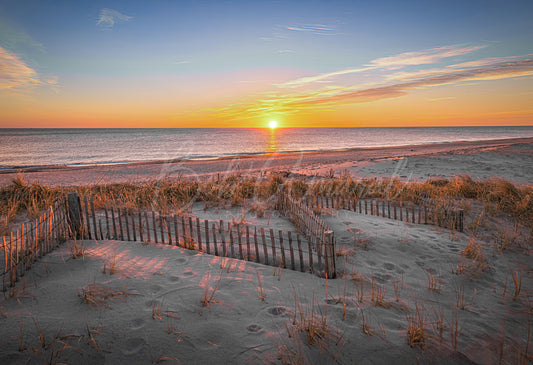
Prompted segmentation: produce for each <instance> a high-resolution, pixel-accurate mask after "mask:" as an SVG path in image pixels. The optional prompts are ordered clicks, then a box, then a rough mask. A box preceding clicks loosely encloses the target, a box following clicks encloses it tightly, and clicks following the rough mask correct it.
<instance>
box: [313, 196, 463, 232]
mask: <svg viewBox="0 0 533 365" xmlns="http://www.w3.org/2000/svg"><path fill="white" fill-rule="evenodd" d="M303 205H305V206H306V207H307V208H309V209H311V210H314V211H317V212H320V211H321V210H322V209H324V208H326V209H327V208H331V209H345V210H350V211H353V212H356V213H360V214H367V215H374V216H380V217H384V218H388V219H395V220H399V221H403V222H408V223H414V224H433V225H436V226H439V227H444V228H449V229H452V230H457V231H459V232H463V230H464V210H463V209H460V208H457V207H455V206H453V205H451V204H446V205H445V204H439V203H438V202H435V201H431V200H430V201H425V202H424V203H423V204H418V205H416V204H413V203H411V202H403V201H394V200H392V201H391V200H383V199H357V198H352V197H347V196H323V195H316V196H313V197H306V198H305V199H304V200H303Z"/></svg>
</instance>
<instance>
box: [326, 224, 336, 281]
mask: <svg viewBox="0 0 533 365" xmlns="http://www.w3.org/2000/svg"><path fill="white" fill-rule="evenodd" d="M324 265H325V270H326V275H327V277H328V279H335V277H336V276H337V273H336V269H335V245H334V243H333V231H325V232H324Z"/></svg>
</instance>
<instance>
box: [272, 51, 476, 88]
mask: <svg viewBox="0 0 533 365" xmlns="http://www.w3.org/2000/svg"><path fill="white" fill-rule="evenodd" d="M484 47H485V46H468V47H459V46H445V47H437V48H431V49H427V50H423V51H417V52H405V53H400V54H398V55H395V56H390V57H382V58H377V59H375V60H372V61H370V63H368V64H366V65H364V67H355V68H349V69H346V70H339V71H333V72H327V73H323V74H319V75H315V76H307V77H302V78H299V79H296V80H291V81H288V82H285V83H283V84H281V85H278V86H280V87H291V88H294V87H300V86H303V85H305V84H309V83H312V82H317V81H320V80H324V79H329V78H332V77H335V76H340V75H347V74H353V73H359V72H365V71H369V70H375V69H399V68H402V67H406V66H420V65H427V64H432V63H438V62H440V61H441V60H442V59H444V58H449V57H455V56H460V55H465V54H468V53H471V52H474V51H476V50H478V49H481V48H484Z"/></svg>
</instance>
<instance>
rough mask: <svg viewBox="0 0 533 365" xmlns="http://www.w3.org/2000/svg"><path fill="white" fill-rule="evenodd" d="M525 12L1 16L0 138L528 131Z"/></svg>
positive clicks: (38, 4)
mask: <svg viewBox="0 0 533 365" xmlns="http://www.w3.org/2000/svg"><path fill="white" fill-rule="evenodd" d="M532 19H533V1H531V0H524V1H514V0H510V1H502V0H498V1H490V0H481V1H465V0H461V1H397V0H394V1H355V0H352V1H290V0H284V1H253V0H247V1H223V0H220V1H185V0H175V1H171V0H154V1H132V0H127V1H126V0H121V1H98V0H97V1H70V0H64V1H45V0H36V1H33V0H24V1H21V0H2V1H1V2H0V127H6V128H7V127H266V126H268V123H269V122H270V121H271V120H276V121H277V123H278V126H280V127H334V126H338V127H343V126H345V127H358V126H364V127H371V126H436V125H438V126H451V125H533V21H532Z"/></svg>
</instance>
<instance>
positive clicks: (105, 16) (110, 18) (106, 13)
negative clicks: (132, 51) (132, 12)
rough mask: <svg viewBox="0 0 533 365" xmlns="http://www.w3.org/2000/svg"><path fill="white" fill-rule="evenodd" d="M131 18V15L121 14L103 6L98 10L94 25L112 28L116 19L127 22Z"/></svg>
mask: <svg viewBox="0 0 533 365" xmlns="http://www.w3.org/2000/svg"><path fill="white" fill-rule="evenodd" d="M131 19H133V17H131V16H128V15H125V14H122V13H120V12H118V11H116V10H113V9H108V8H104V9H102V10H100V15H99V17H98V21H97V22H96V25H98V26H100V27H101V28H103V29H113V27H114V25H115V23H116V22H118V21H122V22H127V21H129V20H131Z"/></svg>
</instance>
